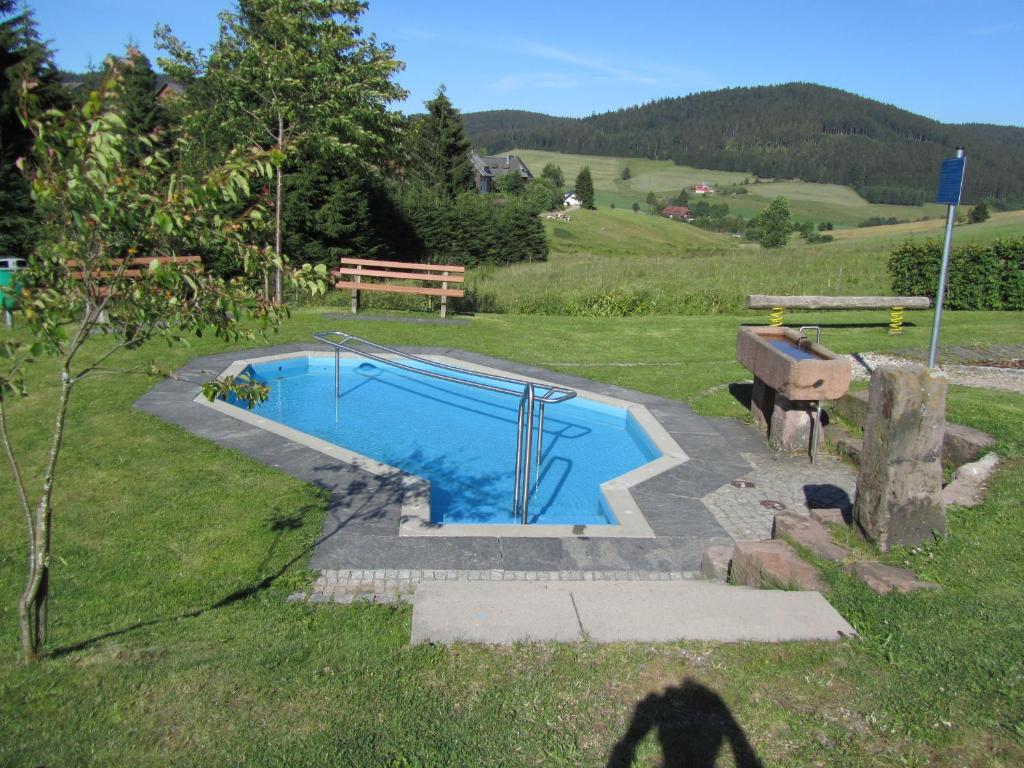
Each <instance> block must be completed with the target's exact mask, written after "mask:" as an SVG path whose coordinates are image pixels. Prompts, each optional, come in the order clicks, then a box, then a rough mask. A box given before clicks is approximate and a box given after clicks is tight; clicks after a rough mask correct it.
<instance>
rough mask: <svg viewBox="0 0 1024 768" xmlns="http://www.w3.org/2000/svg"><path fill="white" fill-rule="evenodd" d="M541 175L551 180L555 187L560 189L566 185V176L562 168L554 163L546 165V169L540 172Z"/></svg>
mask: <svg viewBox="0 0 1024 768" xmlns="http://www.w3.org/2000/svg"><path fill="white" fill-rule="evenodd" d="M540 177H541V178H542V179H547V180H548V181H550V182H551V184H552V185H553V186H554V187H555V189H557V190H559V191H561V190H562V187H564V186H565V176H564V175H563V174H562V169H561V168H560V167H559V166H557V165H555V164H554V163H548V164H547V165H545V166H544V170H542V171H541V172H540Z"/></svg>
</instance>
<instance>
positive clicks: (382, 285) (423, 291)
mask: <svg viewBox="0 0 1024 768" xmlns="http://www.w3.org/2000/svg"><path fill="white" fill-rule="evenodd" d="M465 271H466V268H465V267H461V266H457V265H455V264H411V263H409V262H406V261H378V260H376V259H349V258H343V259H342V260H341V267H340V268H339V269H336V270H334V271H333V272H332V273H331V274H333V275H334V276H335V277H339V278H341V279H340V280H339V281H338V282H336V283H335V284H334V287H335V288H337V289H339V290H341V289H345V288H348V289H350V290H351V291H352V314H353V315H354V314H356V312H358V311H359V293H360V292H361V291H382V292H384V293H411V294H415V295H417V296H440V297H441V317H445V316H447V314H448V297H449V296H453V297H456V298H458V297H460V296H465V295H466V292H465V291H463V290H462V289H461V288H450V287H449V283H463V282H465V280H466V276H465V274H464V273H465ZM365 278H382V279H384V280H388V281H393V280H400V281H403V282H401V283H394V282H365ZM421 282H434V283H441V287H439V288H438V287H436V286H431V285H416V283H421Z"/></svg>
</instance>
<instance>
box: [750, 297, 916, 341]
mask: <svg viewBox="0 0 1024 768" xmlns="http://www.w3.org/2000/svg"><path fill="white" fill-rule="evenodd" d="M931 305H932V301H931V299H929V298H928V297H927V296H764V295H761V294H753V295H750V296H747V309H770V310H771V314H770V315H769V316H768V324H769V325H782V314H783V312H784V311H785V310H787V309H888V310H889V333H890V334H892V335H894V336H896V335H899V334H901V333H903V311H904V310H907V309H928V308H929V307H931Z"/></svg>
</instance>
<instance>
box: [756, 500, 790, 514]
mask: <svg viewBox="0 0 1024 768" xmlns="http://www.w3.org/2000/svg"><path fill="white" fill-rule="evenodd" d="M761 506H762V507H767V508H768V509H774V510H775V511H776V512H781V511H782V510H784V509H785V508H786V505H785V504H783V503H782V502H781V501H775V500H774V499H765V500H764V501H762V502H761Z"/></svg>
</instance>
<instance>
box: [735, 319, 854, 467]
mask: <svg viewBox="0 0 1024 768" xmlns="http://www.w3.org/2000/svg"><path fill="white" fill-rule="evenodd" d="M736 359H737V360H739V362H740V364H741V365H743V367H745V368H746V369H747V370H749V371H750V372H751V373H752V374H754V389H753V392H752V393H751V398H750V414H751V416H752V417H753V419H754V423H755V424H757V425H758V426H759V427H760V428H761V429H762V430H764V431H766V432H767V434H768V442H769V444H770V445H771V446H772V447H773V448H775V449H776V450H779V451H784V452H786V453H797V452H802V451H805V450H807V449H808V446H809V445H810V442H811V439H812V434H814V430H813V429H812V425H813V424H814V420H815V418H816V413H817V409H816V405H817V404H818V403H820V402H821V401H822V400H836V399H838V398H840V397H842V396H843V395H845V394H846V391H847V390H848V389H849V388H850V361H849V360H847V359H846V358H844V357H840V356H839V355H837V354H836V353H834V352H833V351H832V350H830V349H826V348H825V347H823V346H821V345H820V344H817V343H815V342H813V341H811V340H810V339H809V338H807V337H806V336H804V335H803V334H802V333H800V332H799V331H796V330H794V329H792V328H786V327H784V326H775V327H772V326H744V327H742V328H740V330H739V332H738V333H737V334H736ZM817 435H818V438H817V439H820V430H818V431H817ZM812 454H813V448H812Z"/></svg>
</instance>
